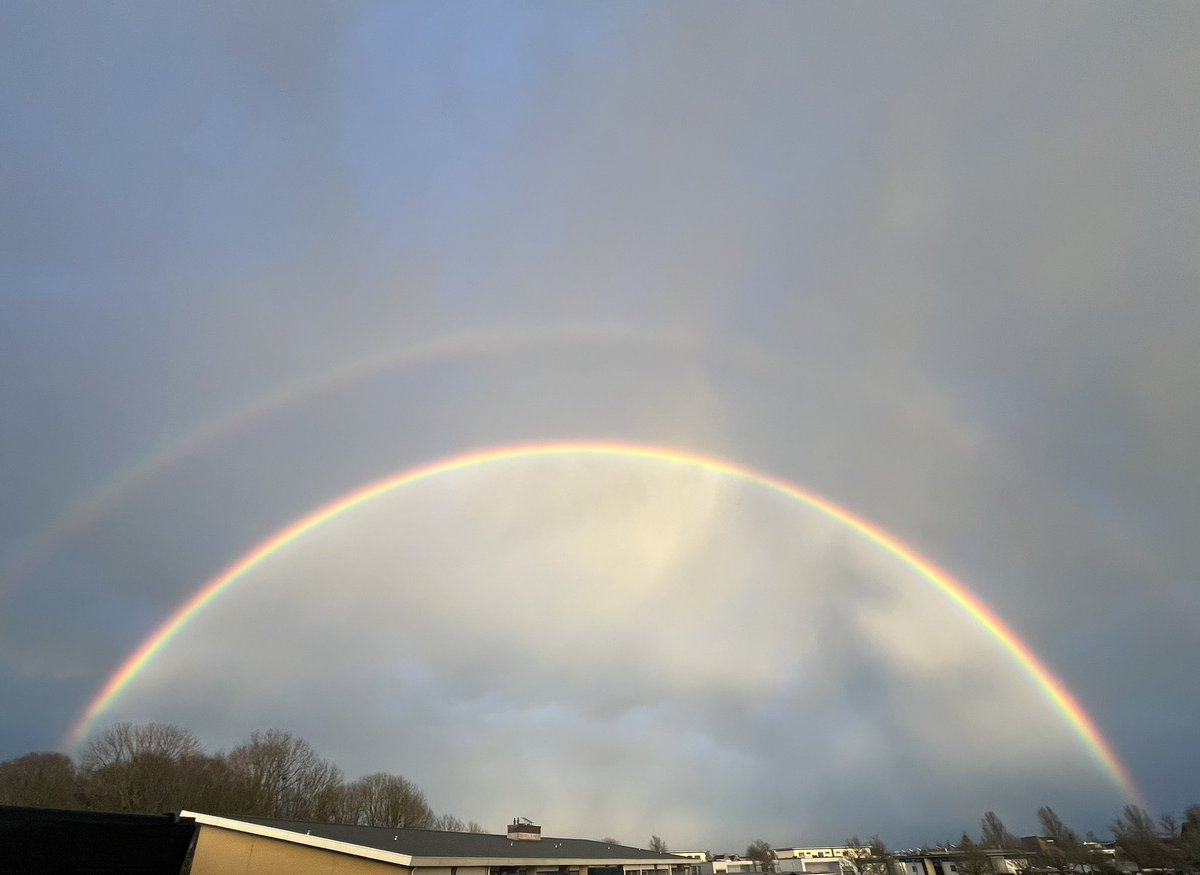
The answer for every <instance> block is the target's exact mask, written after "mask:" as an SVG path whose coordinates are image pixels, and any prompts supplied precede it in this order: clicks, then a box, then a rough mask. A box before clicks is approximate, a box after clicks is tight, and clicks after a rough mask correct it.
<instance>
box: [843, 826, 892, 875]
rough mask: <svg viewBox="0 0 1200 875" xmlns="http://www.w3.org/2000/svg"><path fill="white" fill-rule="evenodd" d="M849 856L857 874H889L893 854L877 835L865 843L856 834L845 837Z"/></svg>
mask: <svg viewBox="0 0 1200 875" xmlns="http://www.w3.org/2000/svg"><path fill="white" fill-rule="evenodd" d="M845 844H846V847H847V848H849V849H850V852H849V854H848V855H847V856H849V857H850V858H851V860H852V863H853V865H854V868H855V870H856V871H857V872H858V873H859V875H891V871H892V860H893V854H892V852H891V851H889V850H888V847H887V845H886V844H884V842H883V839H881V838H880V837H879V836H877V835H873V836H871V840H870V841H869V842H867V843H866V844H865V845H864V844H863V843H862V841H861V840H860V839H859V837H858V836H854V837H852V838H848V839H846V842H845Z"/></svg>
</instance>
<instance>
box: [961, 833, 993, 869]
mask: <svg viewBox="0 0 1200 875" xmlns="http://www.w3.org/2000/svg"><path fill="white" fill-rule="evenodd" d="M956 863H957V864H958V871H959V872H960V873H962V875H992V872H993V871H994V870H993V869H992V861H991V860H990V859H989V858H988V855H987V854H986V853H984V851H983V849H982V848H981V847H980V846H979V845H977V844H975V842H973V841H971V837H970V836H969V835H967V834H966V833H965V832H964V833H963V834H962V838H961V839H959V841H958V857H957V859H956Z"/></svg>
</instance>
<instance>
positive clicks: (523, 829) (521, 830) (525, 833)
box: [508, 817, 542, 842]
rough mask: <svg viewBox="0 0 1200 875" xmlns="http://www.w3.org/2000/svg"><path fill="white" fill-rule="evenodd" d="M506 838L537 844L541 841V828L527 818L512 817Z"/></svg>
mask: <svg viewBox="0 0 1200 875" xmlns="http://www.w3.org/2000/svg"><path fill="white" fill-rule="evenodd" d="M508 837H509V839H510V840H512V841H519V842H537V841H541V839H542V828H541V827H540V826H538V825H537V824H535V823H534V822H533V821H532V820H530V819H529V818H528V817H514V818H513V822H512V823H510V824H509V825H508Z"/></svg>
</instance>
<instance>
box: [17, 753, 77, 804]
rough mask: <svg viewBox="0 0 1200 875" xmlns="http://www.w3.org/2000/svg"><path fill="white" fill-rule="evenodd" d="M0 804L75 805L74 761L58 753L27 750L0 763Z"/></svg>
mask: <svg viewBox="0 0 1200 875" xmlns="http://www.w3.org/2000/svg"><path fill="white" fill-rule="evenodd" d="M0 804H2V805H31V806H36V807H40V808H70V807H72V806H75V805H78V804H79V799H78V794H77V790H76V778H75V764H74V763H72V762H71V758H70V757H68V756H66V755H65V754H61V753H27V754H25V755H24V756H20V757H17V758H15V759H11V760H7V761H5V762H3V763H0Z"/></svg>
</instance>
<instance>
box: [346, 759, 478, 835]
mask: <svg viewBox="0 0 1200 875" xmlns="http://www.w3.org/2000/svg"><path fill="white" fill-rule="evenodd" d="M345 796H346V800H347V813H348V814H350V815H351V817H349V818H348V822H350V823H358V824H362V825H364V826H390V827H392V828H394V829H457V828H458V826H459V825H461V827H462V829H463V830H465V828H466V824H463V823H462V821H460V820H458V818H456V817H454V816H453V815H445V816H444V817H445V818H450V819H451V820H452V821H453V824H449V821H446V820H444V819H441V818H439V819H437V820H440V821H441V822H442V824H443V825H435V818H434V816H433V810H432V809H431V808H430V807H429V803H428V802H427V801H426V800H425V794H424V793H422V792H421V790H420V789H419V788H418V787H417V785H416V784H414V783H413V782H412V781H410V780H408V778H404V777H401V776H400V775H391V774H388V773H387V772H376V773H375V774H373V775H366V776H364V777H362V778H359V779H358V780H357V781H354V782H353V783H351V784H350V785H349V786H347V787H346V793H345ZM446 824H449V825H446Z"/></svg>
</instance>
